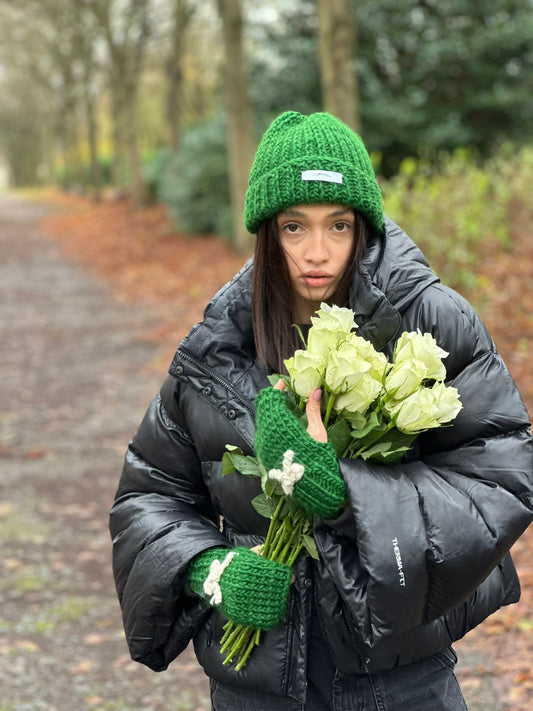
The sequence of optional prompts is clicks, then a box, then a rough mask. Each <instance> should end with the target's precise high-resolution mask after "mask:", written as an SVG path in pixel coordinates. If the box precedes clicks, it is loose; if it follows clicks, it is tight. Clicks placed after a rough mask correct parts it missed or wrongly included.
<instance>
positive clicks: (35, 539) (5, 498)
mask: <svg viewBox="0 0 533 711" xmlns="http://www.w3.org/2000/svg"><path fill="white" fill-rule="evenodd" d="M43 210H44V208H42V207H37V206H35V205H32V204H29V203H26V202H22V201H20V200H18V199H15V198H4V199H2V200H0V255H1V256H0V323H2V338H1V339H0V359H1V362H2V368H1V371H0V377H1V381H0V464H1V466H2V475H1V477H0V539H1V540H2V559H1V561H0V569H1V573H2V575H1V579H0V689H1V690H2V691H1V693H0V711H40V710H41V709H46V710H47V711H73V710H74V711H86V710H93V711H119V710H120V711H128V710H130V709H135V710H139V711H204V710H207V709H208V708H210V706H209V701H208V691H207V681H206V678H205V676H204V675H203V672H201V670H199V668H198V665H197V664H196V661H195V659H194V656H193V655H192V653H191V652H190V651H187V652H186V653H184V654H183V655H182V656H181V657H180V659H179V660H178V662H176V663H174V664H173V665H172V666H171V667H170V669H169V670H168V671H167V672H165V673H163V674H155V673H153V672H151V671H150V670H148V669H145V668H144V667H142V666H140V665H138V664H135V663H133V662H131V661H130V659H129V655H128V652H127V648H126V644H125V640H124V636H123V633H122V625H121V620H120V611H119V608H118V603H117V601H116V597H115V592H114V587H113V581H112V577H111V566H110V542H109V537H108V532H107V516H108V511H109V507H110V505H111V501H112V498H113V494H114V491H115V488H116V484H117V480H118V475H119V472H120V469H121V464H122V458H123V453H124V449H125V446H126V444H127V442H128V440H129V438H130V437H131V436H132V434H133V433H134V431H135V429H136V428H137V426H138V423H139V421H140V418H141V417H142V414H143V413H144V410H145V408H146V406H147V404H148V402H149V400H150V399H151V397H152V396H153V394H154V393H155V392H156V390H157V388H158V386H159V384H160V382H161V380H162V378H163V376H164V367H162V366H161V351H160V350H159V349H158V344H157V343H150V342H147V341H146V339H145V338H144V337H143V333H146V331H150V329H151V328H152V327H153V323H154V311H153V309H154V306H148V305H146V306H145V307H143V308H139V307H138V306H136V307H133V306H132V305H127V304H121V303H119V302H117V300H116V295H115V294H114V292H113V291H112V289H111V287H110V286H109V285H108V284H107V283H106V282H103V281H98V280H97V278H96V277H94V276H92V275H89V273H88V272H86V271H84V270H83V269H82V268H81V267H79V266H77V265H76V264H74V263H71V262H69V261H67V260H65V258H64V256H63V254H62V252H61V251H60V249H59V247H58V245H57V243H56V242H54V241H52V240H49V239H47V238H45V237H43V236H42V235H40V234H39V233H38V232H37V231H36V230H37V227H36V225H37V221H38V219H39V218H40V217H41V216H42V214H43ZM181 325H182V326H183V322H182V324H181ZM171 345H172V344H169V347H170V346H171ZM169 352H170V351H169ZM494 639H495V640H496V639H497V638H496V637H495V638H494ZM458 648H459V651H460V653H461V662H460V666H459V668H458V675H459V677H460V679H461V682H462V684H463V688H464V692H465V696H466V697H467V701H468V705H469V709H470V711H504V709H506V710H509V711H510V710H511V709H512V708H513V707H512V706H510V705H505V704H504V702H503V701H501V697H502V692H501V683H500V682H499V680H498V676H497V675H494V654H495V652H496V650H497V645H494V653H492V652H489V653H487V649H486V647H484V646H480V645H475V644H473V645H472V644H465V643H461V644H460V645H458ZM525 661H526V663H527V660H525ZM521 701H523V699H521ZM516 708H518V707H516ZM428 711H430V710H428Z"/></svg>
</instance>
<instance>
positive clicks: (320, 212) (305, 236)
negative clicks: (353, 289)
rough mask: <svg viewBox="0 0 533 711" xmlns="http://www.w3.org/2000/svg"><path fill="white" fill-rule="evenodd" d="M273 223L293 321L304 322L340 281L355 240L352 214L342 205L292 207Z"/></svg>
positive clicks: (331, 293) (332, 292)
mask: <svg viewBox="0 0 533 711" xmlns="http://www.w3.org/2000/svg"><path fill="white" fill-rule="evenodd" d="M276 220H277V225H278V233H279V239H280V243H281V248H282V250H283V252H284V254H285V258H286V260H287V267H288V270H289V276H290V280H291V285H292V293H293V304H292V306H293V310H294V318H295V319H296V320H297V322H298V323H308V322H309V320H310V318H311V316H312V315H313V314H314V312H315V311H316V310H317V309H318V308H319V306H320V303H321V302H322V301H327V300H328V298H329V297H331V296H332V295H333V294H334V293H335V291H336V289H337V285H338V284H339V281H340V280H341V278H342V275H343V273H344V270H345V267H346V264H347V262H348V258H349V257H350V254H351V251H352V246H353V241H354V239H355V218H354V214H353V211H352V210H351V209H350V208H348V207H344V206H343V205H329V204H327V205H295V206H294V207H290V208H288V209H287V210H283V211H282V212H280V213H279V214H278V215H277V218H276Z"/></svg>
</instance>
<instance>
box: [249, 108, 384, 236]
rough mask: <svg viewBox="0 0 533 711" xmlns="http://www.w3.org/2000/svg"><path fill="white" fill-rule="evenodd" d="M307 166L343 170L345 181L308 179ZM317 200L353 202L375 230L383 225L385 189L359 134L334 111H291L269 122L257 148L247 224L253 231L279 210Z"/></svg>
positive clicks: (340, 171)
mask: <svg viewBox="0 0 533 711" xmlns="http://www.w3.org/2000/svg"><path fill="white" fill-rule="evenodd" d="M309 170H311V171H325V172H327V173H328V172H333V173H340V174H341V175H342V182H330V181H328V180H320V179H316V178H315V179H312V180H304V179H303V178H302V173H303V172H304V171H309ZM326 177H327V176H326ZM314 203H331V204H338V205H346V206H347V207H352V208H353V209H354V210H357V211H359V212H361V213H362V214H363V215H364V216H365V217H366V219H367V221H368V223H369V225H370V226H371V227H372V228H373V229H374V230H377V231H378V232H382V231H383V229H384V220H383V203H382V198H381V191H380V189H379V185H378V183H377V181H376V177H375V175H374V169H373V167H372V163H371V161H370V157H369V155H368V152H367V150H366V148H365V146H364V144H363V141H362V140H361V138H360V137H359V136H358V135H357V134H356V133H355V132H354V131H352V129H351V128H349V127H348V126H346V124H344V123H343V122H342V121H340V120H339V119H337V118H335V117H334V116H332V115H331V114H328V113H325V112H322V113H315V114H311V115H309V116H304V115H303V114H300V113H298V112H296V111H287V112H285V113H283V114H281V115H280V116H278V118H277V119H275V120H274V121H273V122H272V123H271V125H270V126H269V128H268V129H267V130H266V132H265V134H264V136H263V138H262V139H261V142H260V144H259V147H258V148H257V152H256V155H255V158H254V162H253V165H252V170H251V172H250V179H249V184H248V191H247V193H246V203H245V207H244V223H245V225H246V229H247V230H249V231H250V232H252V233H255V232H257V228H258V227H259V225H260V224H261V222H263V220H265V219H266V218H268V217H273V216H274V215H276V214H277V213H278V212H280V211H281V210H284V209H286V208H288V207H291V206H293V205H309V204H314Z"/></svg>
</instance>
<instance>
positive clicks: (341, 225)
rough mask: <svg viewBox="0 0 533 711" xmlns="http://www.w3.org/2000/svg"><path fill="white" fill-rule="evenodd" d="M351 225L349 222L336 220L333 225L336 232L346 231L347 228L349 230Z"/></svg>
mask: <svg viewBox="0 0 533 711" xmlns="http://www.w3.org/2000/svg"><path fill="white" fill-rule="evenodd" d="M350 227H351V226H350V224H349V223H348V222H336V223H335V224H334V225H333V229H334V230H335V231H336V232H345V231H346V230H349V229H350Z"/></svg>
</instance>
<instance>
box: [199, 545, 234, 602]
mask: <svg viewBox="0 0 533 711" xmlns="http://www.w3.org/2000/svg"><path fill="white" fill-rule="evenodd" d="M235 555H237V553H236V551H230V552H229V553H228V555H227V556H226V557H225V558H224V560H223V561H220V560H214V561H213V562H212V563H211V566H210V568H209V573H208V575H207V578H206V579H205V581H204V592H205V594H206V595H210V596H211V599H210V600H209V604H210V605H220V603H221V602H222V590H221V589H220V578H221V577H222V573H223V572H224V571H225V570H226V568H227V567H228V565H229V564H230V563H231V561H232V560H233V556H235Z"/></svg>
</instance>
